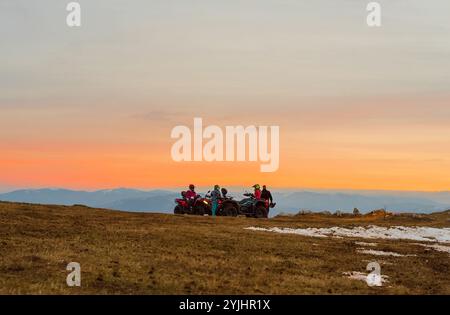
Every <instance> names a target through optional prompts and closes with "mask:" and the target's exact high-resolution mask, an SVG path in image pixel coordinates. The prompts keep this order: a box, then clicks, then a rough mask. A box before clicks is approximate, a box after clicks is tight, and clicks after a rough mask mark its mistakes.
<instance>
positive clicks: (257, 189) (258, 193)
mask: <svg viewBox="0 0 450 315" xmlns="http://www.w3.org/2000/svg"><path fill="white" fill-rule="evenodd" d="M253 188H255V191H254V193H253V194H254V195H255V198H256V199H261V187H260V186H259V184H255V185H253Z"/></svg>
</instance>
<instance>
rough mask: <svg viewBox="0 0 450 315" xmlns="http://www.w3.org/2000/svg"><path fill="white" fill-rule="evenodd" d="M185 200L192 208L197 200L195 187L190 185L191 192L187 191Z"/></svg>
mask: <svg viewBox="0 0 450 315" xmlns="http://www.w3.org/2000/svg"><path fill="white" fill-rule="evenodd" d="M185 198H186V199H187V201H188V204H189V207H192V205H193V204H194V201H195V199H196V198H197V193H196V192H195V186H194V185H193V184H190V185H189V190H188V191H186V193H185Z"/></svg>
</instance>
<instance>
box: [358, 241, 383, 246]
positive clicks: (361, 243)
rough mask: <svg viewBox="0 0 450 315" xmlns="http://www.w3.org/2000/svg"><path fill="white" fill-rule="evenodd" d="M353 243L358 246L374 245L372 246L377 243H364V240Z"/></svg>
mask: <svg viewBox="0 0 450 315" xmlns="http://www.w3.org/2000/svg"><path fill="white" fill-rule="evenodd" d="M355 244H356V245H359V246H374V247H375V246H377V245H378V244H377V243H366V242H355Z"/></svg>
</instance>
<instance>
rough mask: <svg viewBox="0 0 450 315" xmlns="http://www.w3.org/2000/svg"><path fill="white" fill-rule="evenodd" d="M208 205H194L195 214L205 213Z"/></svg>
mask: <svg viewBox="0 0 450 315" xmlns="http://www.w3.org/2000/svg"><path fill="white" fill-rule="evenodd" d="M205 213H206V207H205V206H203V205H198V206H195V207H194V214H196V215H205Z"/></svg>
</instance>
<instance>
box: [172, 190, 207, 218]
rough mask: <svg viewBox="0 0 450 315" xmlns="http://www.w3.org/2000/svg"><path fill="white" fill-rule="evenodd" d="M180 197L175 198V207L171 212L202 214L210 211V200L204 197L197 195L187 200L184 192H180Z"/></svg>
mask: <svg viewBox="0 0 450 315" xmlns="http://www.w3.org/2000/svg"><path fill="white" fill-rule="evenodd" d="M181 196H182V198H177V199H175V203H176V204H177V205H176V206H175V209H174V210H173V212H174V213H175V214H196V215H204V214H205V213H208V211H209V212H211V201H210V200H209V199H207V198H206V197H205V198H203V197H201V196H200V195H197V197H196V198H194V199H192V200H188V199H187V198H186V195H185V192H184V191H183V192H181Z"/></svg>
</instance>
